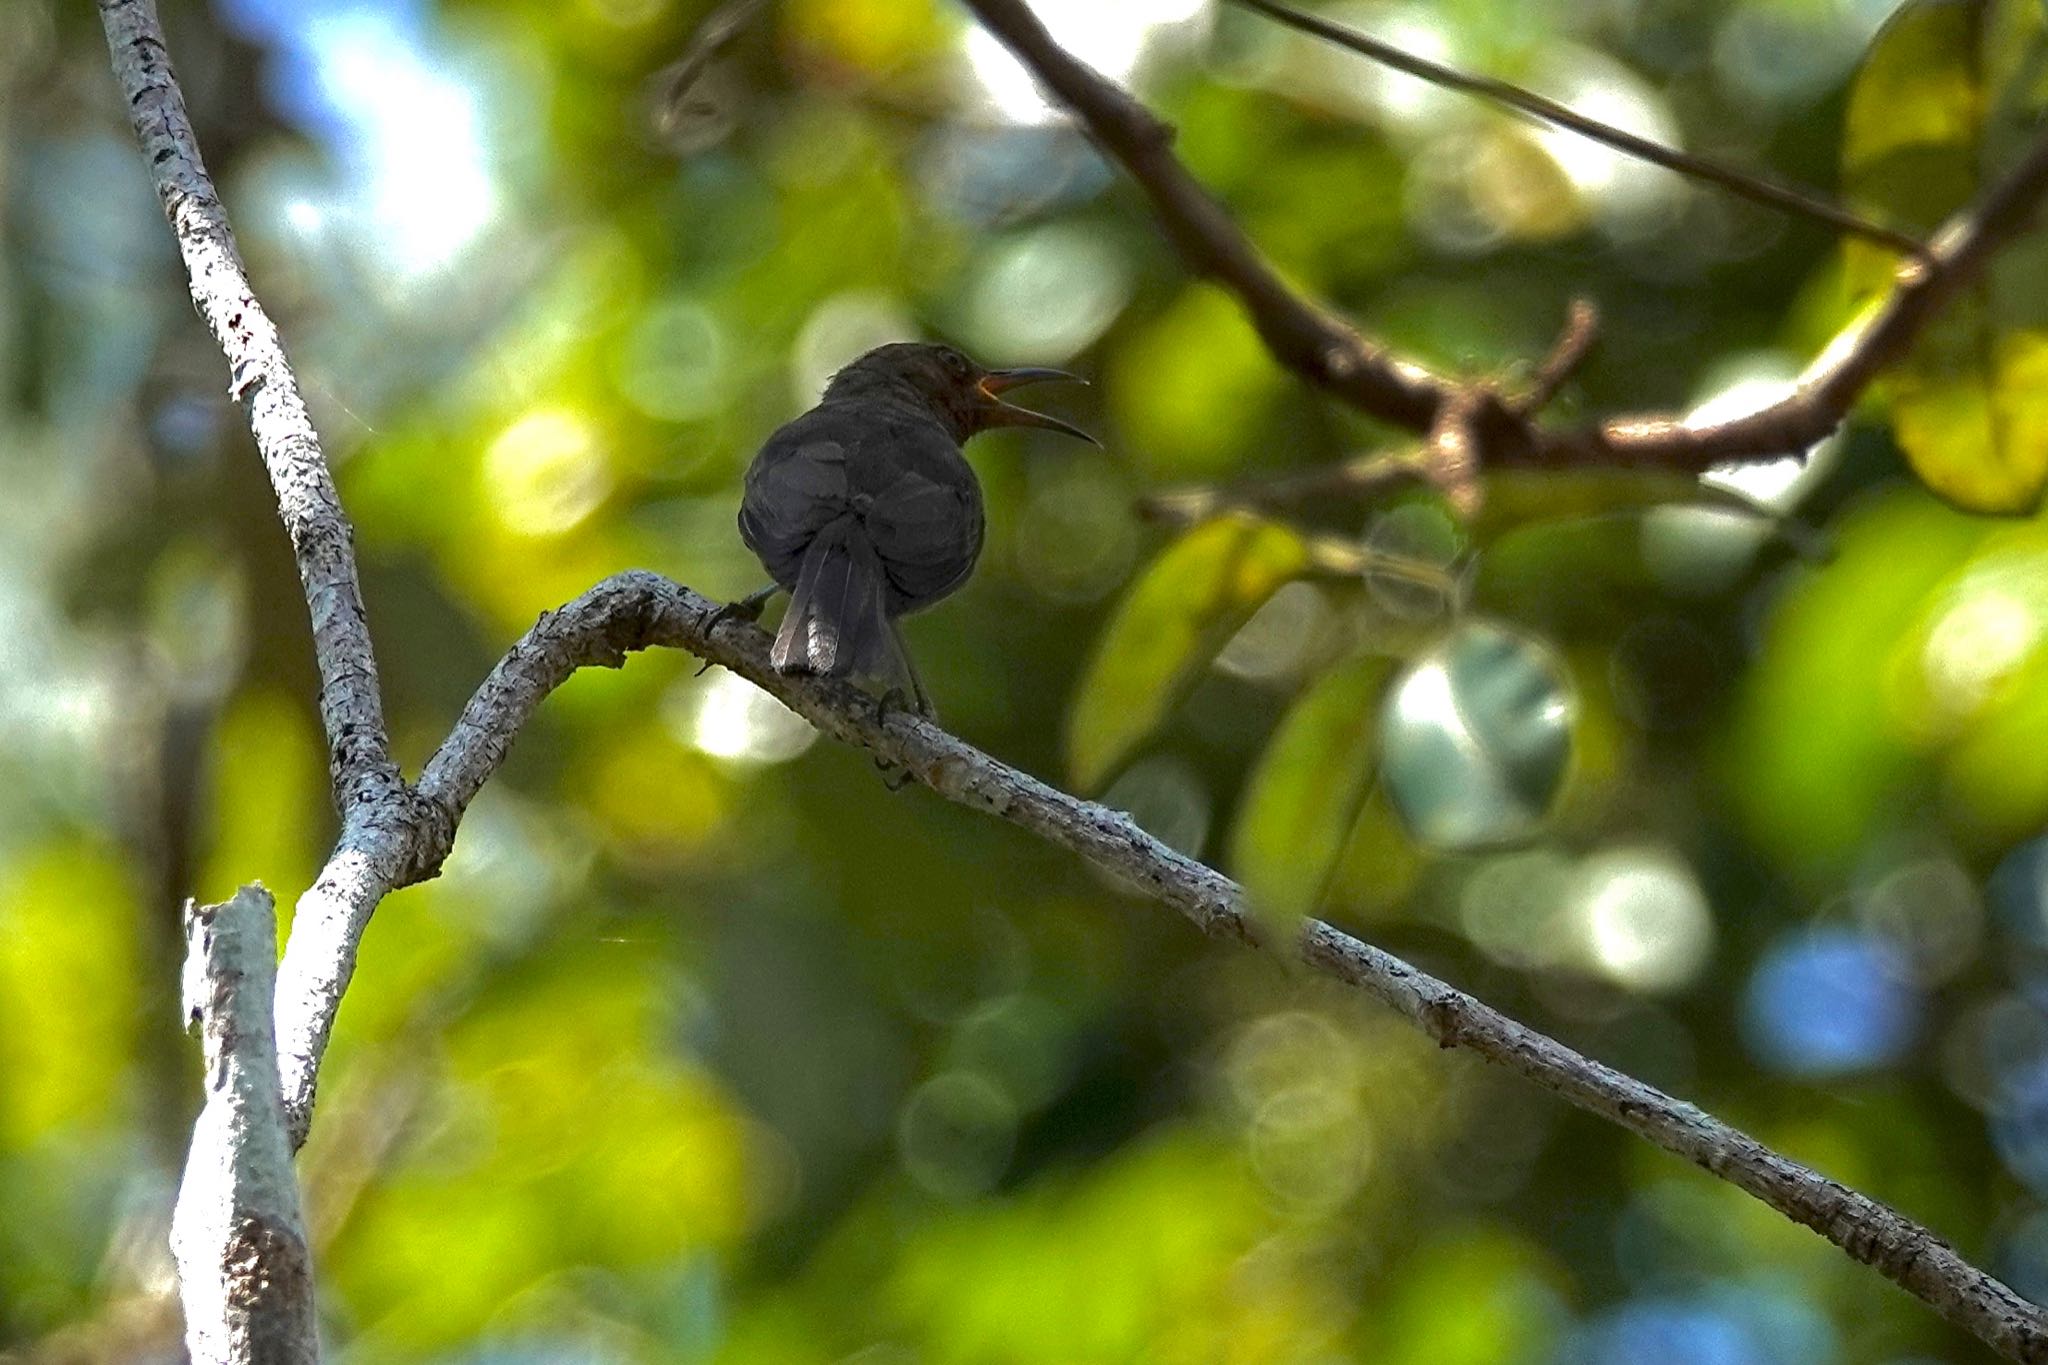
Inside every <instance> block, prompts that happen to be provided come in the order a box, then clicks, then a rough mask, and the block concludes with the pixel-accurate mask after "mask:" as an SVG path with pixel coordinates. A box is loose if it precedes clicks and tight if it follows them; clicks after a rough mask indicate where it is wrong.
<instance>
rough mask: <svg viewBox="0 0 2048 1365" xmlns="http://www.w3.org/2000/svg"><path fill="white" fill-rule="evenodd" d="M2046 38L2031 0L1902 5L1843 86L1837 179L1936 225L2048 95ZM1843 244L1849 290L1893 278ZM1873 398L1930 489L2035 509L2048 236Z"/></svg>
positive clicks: (2003, 508)
mask: <svg viewBox="0 0 2048 1365" xmlns="http://www.w3.org/2000/svg"><path fill="white" fill-rule="evenodd" d="M2043 36H2044V35H2043V22H2042V16H2041V11H2040V7H2039V5H2038V3H2035V0H1995V2H1994V0H1912V3H1909V4H1907V5H1906V6H1904V7H1903V8H1902V9H1900V10H1899V12H1898V13H1897V14H1896V15H1894V16H1893V17H1892V19H1891V21H1890V22H1889V23H1887V24H1886V25H1885V27H1884V28H1883V30H1882V31H1880V32H1879V34H1878V36H1877V39H1876V41H1875V42H1874V43H1873V44H1872V45H1871V49H1870V52H1869V54H1868V55H1867V56H1866V58H1865V59H1864V63H1863V67H1862V70H1861V71H1860V72H1859V73H1858V75H1857V77H1856V82H1855V85H1854V87H1853V88H1852V90H1851V91H1850V96H1849V110H1848V118H1847V125H1846V129H1845V132H1844V138H1843V148H1842V167H1843V175H1842V178H1843V185H1844V188H1845V189H1846V191H1847V192H1848V194H1849V196H1850V198H1851V199H1852V200H1853V201H1854V202H1855V203H1856V205H1857V206H1858V207H1859V208H1860V209H1862V210H1863V211H1865V212H1867V213H1871V214H1874V215H1875V216H1877V217H1878V218H1880V219H1882V220H1886V221H1890V222H1893V223H1896V224H1898V225H1900V226H1902V227H1905V228H1909V229H1914V230H1918V231H1921V232H1928V231H1931V230H1932V229H1933V228H1935V227H1936V226H1937V225H1938V224H1939V223H1940V222H1941V221H1942V220H1943V219H1944V218H1946V217H1947V216H1948V215H1949V214H1951V213H1953V212H1955V211H1956V210H1957V209H1959V208H1961V207H1962V206H1963V205H1965V204H1967V203H1968V202H1970V201H1971V200H1972V199H1973V198H1974V197H1975V196H1976V195H1977V194H1979V193H1980V192H1981V191H1982V190H1983V188H1984V187H1986V186H1988V185H1990V184H1992V183H1994V182H1995V181H1996V180H1997V178H1998V176H1999V174H2000V173H2001V171H2002V170H2003V168H2004V167H2005V166H2007V165H2009V164H2010V163H2011V162H2012V161H2013V160H2015V159H2016V157H2017V155H2018V153H2019V151H2020V149H2021V147H2022V146H2023V145H2024V141H2025V138H2026V136H2027V135H2028V134H2029V132H2030V131H2031V130H2032V129H2033V127H2034V126H2035V125H2036V123H2037V121H2038V119H2039V116H2040V115H2041V113H2042V111H2043V110H2044V108H2048V79H2044V73H2048V46H2044V42H2043ZM1844 250H1845V252H1846V253H1847V261H1846V275H1847V279H1848V283H1849V287H1850V289H1851V291H1852V294H1853V295H1856V296H1867V297H1871V298H1875V297H1877V296H1879V295H1882V294H1884V293H1885V292H1888V291H1889V290H1890V289H1891V287H1892V282H1893V277H1894V272H1895V270H1896V268H1897V264H1898V262H1897V260H1896V258H1895V257H1894V256H1892V255H1891V254H1890V253H1888V252H1885V251H1883V250H1881V249H1879V248H1876V247H1874V246H1871V245H1869V244H1867V243H1861V242H1858V243H1851V244H1849V245H1847V246H1846V247H1845V248H1844ZM1877 396H1878V397H1879V399H1880V400H1881V401H1883V402H1884V403H1885V404H1886V405H1887V406H1888V407H1889V409H1890V415H1891V419H1892V428H1893V434H1894V436H1895V437H1896V439H1897V441H1898V443H1899V446H1900V448H1901V449H1902V450H1904V451H1905V453H1906V459H1907V462H1908V463H1909V464H1910V465H1911V466H1912V468H1913V472H1914V473H1915V474H1916V475H1917V476H1918V477H1919V479H1920V481H1921V482H1922V483H1923V484H1925V485H1926V486H1927V487H1928V489H1930V490H1931V491H1932V492H1934V493H1935V494H1937V495H1938V496H1940V497H1942V498H1945V499H1947V500H1948V501H1949V502H1951V503H1953V504H1955V505H1956V506H1957V507H1960V508H1962V509H1964V510H1965V511H1972V512H1986V513H2026V512H2030V511H2032V510H2033V508H2034V507H2035V506H2036V505H2037V504H2038V503H2039V502H2040V498H2041V490H2042V487H2043V485H2044V483H2048V239H2044V238H2043V236H2042V235H2041V234H2035V235H2034V236H2033V237H2031V238H2029V239H2027V240H2023V241H2020V242H2016V243H2013V244H2012V245H2010V246H2008V247H2007V248H2005V249H2004V250H2003V251H2001V252H2000V253H1999V254H1998V255H1997V256H1995V257H1994V258H1993V259H1992V261H1991V262H1990V264H1989V265H1988V266H1987V267H1986V268H1985V269H1984V270H1983V271H1982V272H1981V273H1980V274H1979V276H1978V278H1977V280H1976V282H1975V283H1974V284H1973V286H1972V287H1971V288H1970V289H1968V290H1966V291H1965V292H1964V293H1963V294H1962V295H1961V296H1960V297H1958V298H1956V299H1954V300H1953V301H1951V302H1950V303H1949V304H1948V306H1947V307H1946V308H1945V309H1944V310H1943V312H1942V313H1941V315H1940V316H1939V317H1937V318H1935V319H1934V321H1933V322H1932V323H1930V324H1929V326H1928V327H1927V329H1926V330H1925V331H1924V332H1923V333H1922V334H1921V336H1920V339H1919V340H1918V342H1917V343H1916V344H1915V346H1914V347H1913V350H1912V351H1911V353H1910V354H1909V355H1908V356H1907V357H1906V359H1905V360H1904V361H1903V362H1902V363H1900V364H1899V365H1898V366H1897V367H1896V368H1895V369H1894V370H1893V371H1892V373H1891V374H1890V375H1889V377H1888V378H1887V380H1886V382H1885V383H1884V384H1883V385H1882V386H1881V388H1880V389H1879V390H1878V393H1877Z"/></svg>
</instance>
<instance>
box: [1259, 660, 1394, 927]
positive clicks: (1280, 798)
mask: <svg viewBox="0 0 2048 1365" xmlns="http://www.w3.org/2000/svg"><path fill="white" fill-rule="evenodd" d="M1390 668H1391V664H1390V661H1389V660H1387V659H1385V658H1377V657H1364V658H1356V659H1351V660H1348V661H1346V662H1345V663H1342V664H1339V665H1338V666H1337V667H1335V668H1333V669H1331V670H1330V671H1329V672H1327V673H1325V674H1323V675H1322V676H1321V677H1319V678H1317V679H1316V681H1315V682H1314V683H1313V684H1312V685H1311V686H1310V687H1309V688H1308V689H1307V690H1306V691H1305V692H1303V693H1302V694H1301V696H1300V698H1299V699H1298V700H1296V702H1295V703H1294V705H1293V706H1292V707H1291V708H1290V709H1289V710H1288V712H1287V715H1286V717H1285V718H1284V719H1283V720H1282V721H1281V722H1280V725H1279V728H1278V729H1276V730H1275V731H1274V732H1273V737H1272V738H1271V739H1270V740H1268V741H1267V743H1266V751H1265V753H1264V754H1262V755H1261V756H1260V758H1259V763H1258V767H1257V768H1256V769H1254V770H1253V772H1252V776H1251V780H1250V782H1249V783H1248V784H1247V786H1246V789H1245V796H1244V804H1243V805H1242V806H1241V807H1240V808H1239V810H1238V814H1237V824H1236V826H1235V828H1234V829H1233V830H1232V831H1231V838H1230V860H1231V868H1232V870H1233V871H1235V872H1236V873H1237V876H1238V879H1239V880H1240V881H1242V882H1243V883H1244V885H1245V890H1246V891H1247V892H1249V893H1250V896H1251V903H1252V908H1253V909H1254V910H1255V911H1257V912H1258V913H1259V914H1260V915H1262V916H1265V917H1267V918H1269V919H1271V920H1274V921H1278V922H1289V921H1292V920H1295V919H1298V918H1300V917H1301V916H1303V915H1306V914H1307V913H1309V911H1311V910H1313V909H1314V908H1315V902H1316V899H1317V897H1318V896H1319V894H1320V893H1321V891H1322V888H1323V885H1324V882H1325V881H1326V880H1327V879H1328V876H1329V872H1330V867H1331V865H1332V864H1333V863H1334V862H1335V861H1336V859H1337V857H1338V855H1340V854H1341V853H1342V852H1343V851H1344V841H1345V837H1346V835H1347V834H1348V833H1349V832H1350V829H1351V825H1352V822H1353V821H1354V820H1356V819H1357V816H1358V811H1359V807H1360V806H1361V805H1363V804H1364V801H1365V797H1366V793H1367V791H1368V790H1369V789H1370V787H1371V785H1372V777H1373V768H1374V747H1373V729H1374V703H1375V702H1376V701H1377V700H1378V698H1379V694H1380V690H1381V688H1382V687H1383V686H1384V685H1385V683H1386V679H1387V674H1388V672H1389V671H1390Z"/></svg>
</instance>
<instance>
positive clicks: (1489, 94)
mask: <svg viewBox="0 0 2048 1365" xmlns="http://www.w3.org/2000/svg"><path fill="white" fill-rule="evenodd" d="M1233 3H1235V4H1237V5H1240V6H1242V7H1243V8H1245V9H1248V10H1255V11H1257V12H1258V13H1260V14H1263V15H1265V16H1266V17H1267V18H1268V19H1272V20H1274V21H1275V22H1277V23H1281V24H1285V25H1287V27H1289V28H1292V29H1295V30H1297V31H1299V32H1302V33H1306V34H1309V35H1310V36H1312V37H1316V38H1320V39H1322V40H1323V41H1324V42H1326V43H1333V44H1335V45H1336V46H1338V47H1342V48H1348V49H1350V50H1351V51H1353V52H1356V53H1357V54H1358V55H1359V56H1361V57H1367V58H1370V59H1371V60H1373V61H1375V62H1378V63H1380V64H1381V65H1383V66H1390V67H1392V68H1393V69H1394V70H1396V71H1401V72H1405V73H1407V74H1408V75H1410V76H1413V77H1415V78H1416V79H1417V80H1422V81H1428V82H1429V83H1430V84H1431V85H1436V86H1441V87H1443V88H1444V89H1446V90H1456V91H1459V92H1461V93H1463V94H1467V95H1475V96H1477V97H1478V98H1480V99H1483V100H1488V101H1490V102H1492V103H1494V104H1498V105H1500V106H1502V107H1503V108H1506V109H1510V110H1513V111H1514V112H1515V113H1518V114H1521V115H1523V116H1524V117H1526V118H1529V119H1533V120H1536V121H1537V122H1541V123H1548V124H1550V125H1551V126H1553V127H1556V128H1563V129H1565V130H1566V131H1568V132H1573V133H1577V134H1578V135H1579V136H1580V137H1583V138H1586V139H1588V140H1589V141H1592V142H1598V143H1600V144H1601V145H1603V146H1607V147H1612V148H1614V149H1615V150H1616V151H1620V152H1626V153H1627V154H1628V155H1630V156H1632V157H1634V158H1636V159H1637V160H1638V161H1647V162H1648V163H1650V164H1651V165H1652V166H1662V167H1663V168H1664V169H1665V170H1668V171H1676V172H1677V173H1678V174H1680V175H1688V176H1691V177H1692V178H1694V179H1695V180H1704V181H1707V182H1708V183H1709V184H1713V185H1719V186H1720V187H1721V188H1722V189H1724V190H1727V191H1728V192H1729V193H1730V194H1733V195H1738V196H1740V197H1741V198H1744V199H1747V200H1749V201H1750V202H1751V203H1753V204H1765V205H1768V206H1769V207H1771V208H1774V209H1778V210H1781V211H1782V212H1785V213H1791V214H1796V215H1798V216H1800V217H1802V218H1811V219H1813V220H1814V221H1815V222H1819V223H1826V224H1827V225H1828V226H1829V227H1832V228H1834V229H1835V230H1836V231H1838V232H1845V233H1848V234H1850V235H1851V236H1855V237H1862V238H1865V239H1866V240H1868V241H1872V242H1876V243H1878V244H1879V245H1880V246H1885V247H1889V248H1890V249H1891V250H1893V251H1896V252H1899V253H1901V254H1902V255H1906V256H1918V255H1919V254H1921V252H1923V251H1924V250H1925V249H1926V248H1924V247H1923V246H1922V245H1921V244H1920V243H1919V242H1918V241H1917V240H1915V239H1914V238H1913V237H1912V236H1910V235H1909V234H1907V233H1904V232H1900V231H1898V230H1896V229H1894V228H1888V227H1884V226H1882V225H1880V224H1877V223H1872V222H1869V221H1867V220H1865V219H1862V218H1859V217H1857V216H1856V215H1855V214H1853V213H1851V212H1849V211H1848V210H1847V209H1845V208H1842V207H1841V206H1840V205H1838V204H1831V203H1829V202H1828V201H1827V200H1826V199H1823V198H1822V197H1821V196H1820V195H1819V194H1818V193H1816V192H1815V191H1813V190H1807V189H1800V188H1798V187H1796V186H1792V185H1780V184H1775V183H1773V182H1772V181H1769V180H1765V179H1763V178H1762V177H1760V176H1757V175H1754V174H1752V173H1750V172H1749V171H1745V170H1742V169H1740V168H1738V167H1735V166H1724V165H1722V164H1721V163H1720V162H1718V161H1714V160H1712V159H1710V158H1708V157H1704V156H1700V155H1697V154H1696V153H1693V152H1682V151H1679V150H1678V149H1677V148H1675V147H1666V146H1665V145H1664V144H1663V143H1661V142H1655V141H1653V140H1651V139H1650V138H1646V137H1642V136H1640V135H1638V134H1636V133H1631V132H1629V131H1628V130H1627V129H1625V128H1617V127H1615V126H1614V125H1613V124H1611V123H1602V122H1601V121H1600V120H1598V119H1596V118H1588V117H1587V116H1586V115H1584V114H1581V113H1580V112H1579V111H1578V110H1576V109H1572V108H1570V107H1568V106H1566V105H1562V104H1559V103H1558V102H1557V101H1556V100H1553V99H1548V98H1546V97H1544V96H1542V95H1539V94H1537V93H1536V92H1535V91H1533V90H1524V89H1523V88H1522V87H1521V86H1519V85H1514V84H1511V83H1510V82H1508V81H1504V80H1500V79H1499V78H1497V77H1494V76H1476V75H1473V74H1472V73H1471V72H1468V71H1459V70H1458V69H1456V68H1455V67H1449V66H1445V65H1444V64H1443V63H1441V62H1433V61H1430V60H1429V59H1428V58H1427V57H1419V56H1417V55H1415V54H1414V53H1412V52H1403V51H1402V50H1401V49H1400V48H1398V47H1395V46H1394V45H1393V44H1392V43H1386V42H1382V41H1380V40H1379V39H1378V38H1375V37H1373V36H1372V35H1371V34H1369V33H1361V32H1359V31H1358V30H1357V29H1355V28H1350V27H1347V26H1345V25H1343V24H1339V23H1333V22H1332V21H1330V20H1328V19H1325V18H1323V17H1322V16H1321V15H1318V14H1305V13H1303V12H1302V11H1301V10H1298V9H1294V8H1292V7H1291V6H1288V5H1282V4H1278V3H1276V0H1233Z"/></svg>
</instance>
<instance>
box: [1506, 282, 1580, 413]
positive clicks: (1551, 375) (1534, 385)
mask: <svg viewBox="0 0 2048 1365" xmlns="http://www.w3.org/2000/svg"><path fill="white" fill-rule="evenodd" d="M1599 339H1600V310H1599V309H1598V308H1596V307H1594V306H1593V301H1592V300H1591V299H1573V300H1572V302H1571V307H1569V308H1567V309H1566V310H1565V316H1564V326H1563V327H1562V328H1560V329H1559V331H1558V334H1557V340H1556V341H1553V342H1552V343H1550V352H1549V354H1547V355H1545V356H1544V357H1543V359H1542V360H1540V361H1538V362H1537V365H1536V371H1535V373H1534V374H1533V375H1531V376H1530V379H1529V387H1528V388H1527V389H1526V390H1525V391H1524V392H1522V393H1519V394H1517V395H1516V396H1515V400H1514V409H1515V411H1516V412H1518V413H1521V414H1523V415H1524V416H1528V417H1533V416H1535V415H1536V414H1537V413H1539V412H1541V411H1543V409H1545V408H1547V407H1549V406H1550V401H1551V400H1552V399H1553V398H1556V397H1557V391H1558V390H1559V389H1561V388H1563V387H1564V386H1565V383H1566V381H1568V380H1569V379H1570V378H1571V377H1572V376H1573V375H1575V374H1577V373H1578V371H1579V366H1581V365H1583V364H1585V363H1586V357H1587V356H1588V355H1590V354H1591V353H1592V350H1593V343H1594V342H1596V341H1598V340H1599Z"/></svg>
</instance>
